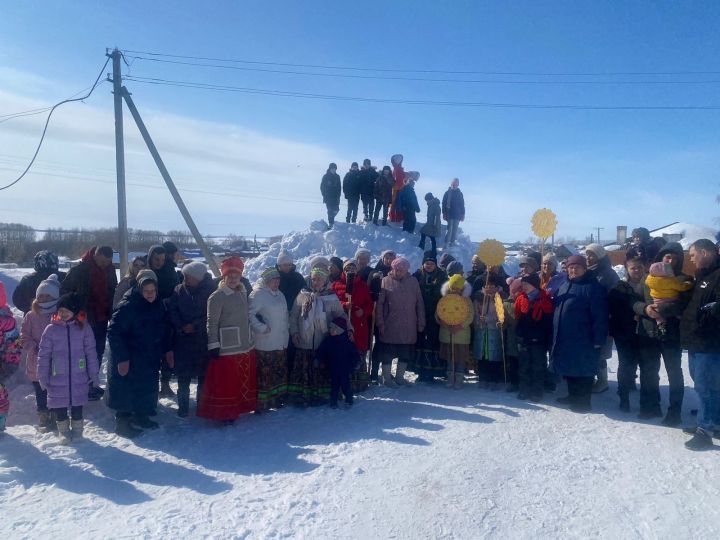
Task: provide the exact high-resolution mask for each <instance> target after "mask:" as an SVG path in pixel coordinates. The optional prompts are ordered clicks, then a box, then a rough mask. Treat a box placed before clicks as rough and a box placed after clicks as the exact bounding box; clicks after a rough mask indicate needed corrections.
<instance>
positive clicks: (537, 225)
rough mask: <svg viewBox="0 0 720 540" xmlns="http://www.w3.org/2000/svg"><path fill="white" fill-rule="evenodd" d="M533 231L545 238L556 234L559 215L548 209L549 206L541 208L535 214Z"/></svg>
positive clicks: (532, 220)
mask: <svg viewBox="0 0 720 540" xmlns="http://www.w3.org/2000/svg"><path fill="white" fill-rule="evenodd" d="M530 222H531V223H532V232H533V234H535V236H537V237H538V238H540V239H542V240H545V239H547V238H550V237H551V236H552V235H553V234H555V228H556V227H557V223H558V222H557V216H555V214H554V213H553V212H552V210H548V209H547V208H541V209H540V210H538V211H537V212H535V213H534V214H533V217H532V219H531V220H530Z"/></svg>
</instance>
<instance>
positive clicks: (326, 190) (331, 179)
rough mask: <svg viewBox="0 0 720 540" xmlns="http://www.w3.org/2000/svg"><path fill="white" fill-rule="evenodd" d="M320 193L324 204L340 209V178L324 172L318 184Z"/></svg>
mask: <svg viewBox="0 0 720 540" xmlns="http://www.w3.org/2000/svg"><path fill="white" fill-rule="evenodd" d="M320 193H321V194H322V197H323V202H324V203H325V204H327V205H329V206H332V207H336V208H340V176H338V175H337V174H336V173H331V172H330V171H328V172H326V173H325V175H324V176H323V177H322V181H321V182H320Z"/></svg>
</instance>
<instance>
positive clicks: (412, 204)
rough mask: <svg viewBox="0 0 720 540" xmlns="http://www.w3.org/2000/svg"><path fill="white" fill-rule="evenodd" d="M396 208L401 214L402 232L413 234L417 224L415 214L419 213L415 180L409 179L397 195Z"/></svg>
mask: <svg viewBox="0 0 720 540" xmlns="http://www.w3.org/2000/svg"><path fill="white" fill-rule="evenodd" d="M398 200H399V204H398V207H399V208H400V209H401V210H402V213H403V231H406V232H409V233H411V234H414V233H415V225H416V224H417V216H416V215H415V214H417V213H418V212H419V211H420V204H418V198H417V194H416V193H415V180H414V179H413V178H410V179H409V180H408V183H407V184H406V185H405V187H404V188H403V189H402V191H401V192H400V193H399V194H398Z"/></svg>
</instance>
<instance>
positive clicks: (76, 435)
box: [70, 418, 85, 441]
mask: <svg viewBox="0 0 720 540" xmlns="http://www.w3.org/2000/svg"><path fill="white" fill-rule="evenodd" d="M70 426H71V427H72V438H73V441H79V440H82V438H83V429H84V427H85V420H83V419H82V418H81V419H80V420H73V421H72V422H70Z"/></svg>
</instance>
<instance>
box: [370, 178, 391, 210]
mask: <svg viewBox="0 0 720 540" xmlns="http://www.w3.org/2000/svg"><path fill="white" fill-rule="evenodd" d="M394 186H395V180H394V179H393V177H392V175H390V176H385V175H384V174H381V175H380V176H378V177H377V180H375V189H374V195H375V200H376V201H377V202H379V203H380V204H390V203H391V202H392V195H393V187H394Z"/></svg>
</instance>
